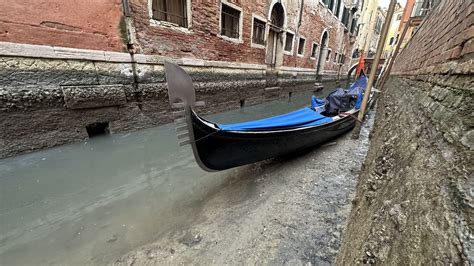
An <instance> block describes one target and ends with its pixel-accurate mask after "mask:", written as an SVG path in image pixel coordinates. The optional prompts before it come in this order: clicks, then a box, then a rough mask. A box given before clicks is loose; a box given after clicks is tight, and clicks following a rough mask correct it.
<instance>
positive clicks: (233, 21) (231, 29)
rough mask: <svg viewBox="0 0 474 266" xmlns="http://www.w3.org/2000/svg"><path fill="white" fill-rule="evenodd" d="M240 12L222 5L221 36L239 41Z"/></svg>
mask: <svg viewBox="0 0 474 266" xmlns="http://www.w3.org/2000/svg"><path fill="white" fill-rule="evenodd" d="M239 23H240V11H239V10H237V9H235V8H232V7H230V6H228V5H225V4H222V12H221V35H223V36H227V37H230V38H235V39H238V38H239V37H240V32H239Z"/></svg>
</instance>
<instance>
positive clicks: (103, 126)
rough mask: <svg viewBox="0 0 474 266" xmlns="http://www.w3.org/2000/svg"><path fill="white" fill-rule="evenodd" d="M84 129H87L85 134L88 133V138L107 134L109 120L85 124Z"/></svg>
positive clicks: (108, 132) (108, 131)
mask: <svg viewBox="0 0 474 266" xmlns="http://www.w3.org/2000/svg"><path fill="white" fill-rule="evenodd" d="M86 130H87V135H89V138H93V137H97V136H103V135H109V134H110V130H109V122H98V123H92V124H89V125H87V126H86Z"/></svg>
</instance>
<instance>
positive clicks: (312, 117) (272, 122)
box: [217, 76, 367, 131]
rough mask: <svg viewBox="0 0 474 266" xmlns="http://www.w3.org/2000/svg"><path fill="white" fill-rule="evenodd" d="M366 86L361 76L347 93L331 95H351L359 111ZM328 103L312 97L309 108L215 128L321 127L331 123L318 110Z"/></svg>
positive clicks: (243, 129) (260, 129)
mask: <svg viewBox="0 0 474 266" xmlns="http://www.w3.org/2000/svg"><path fill="white" fill-rule="evenodd" d="M366 85H367V78H366V77H365V76H361V77H360V78H359V79H358V80H357V81H356V82H354V83H353V84H351V86H349V88H348V90H347V92H345V91H344V90H343V89H337V90H336V91H334V92H333V93H331V95H332V94H334V93H336V94H341V93H343V94H349V95H351V97H353V98H354V99H356V97H357V100H356V102H355V108H356V109H359V108H360V103H361V102H362V95H363V93H364V89H365V87H366ZM328 97H329V96H328ZM328 102H329V100H328V98H326V99H317V98H316V97H314V96H313V97H312V99H311V108H310V107H306V108H303V109H299V110H296V111H293V112H291V113H287V114H283V115H278V116H274V117H269V118H265V119H260V120H255V121H248V122H243V123H237V124H218V125H217V126H218V127H219V128H220V129H221V130H226V131H264V130H281V129H291V128H297V127H306V126H315V125H321V124H324V123H328V122H331V121H332V118H330V117H327V116H324V115H322V114H321V113H320V112H321V111H322V110H321V109H320V108H321V107H323V108H324V107H325V106H329V104H330V103H328ZM323 110H324V109H323Z"/></svg>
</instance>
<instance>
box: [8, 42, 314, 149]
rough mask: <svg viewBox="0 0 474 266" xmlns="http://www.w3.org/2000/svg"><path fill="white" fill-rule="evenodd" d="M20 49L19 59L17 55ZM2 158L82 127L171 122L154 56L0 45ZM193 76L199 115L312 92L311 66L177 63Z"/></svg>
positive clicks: (60, 140)
mask: <svg viewBox="0 0 474 266" xmlns="http://www.w3.org/2000/svg"><path fill="white" fill-rule="evenodd" d="M19 50H21V53H20V54H21V55H22V56H18V54H19ZM0 54H1V56H0V128H2V130H1V131H0V158H2V157H7V156H12V155H14V154H18V153H21V152H25V151H29V150H34V149H39V148H43V147H51V146H55V145H60V144H64V143H69V142H74V141H80V140H84V139H87V137H88V134H87V131H86V126H88V125H91V124H94V123H105V122H107V123H108V124H109V130H110V131H111V132H112V133H115V132H125V131H131V130H137V129H140V128H146V127H152V126H156V125H160V124H163V123H168V122H171V121H172V120H173V118H172V114H171V110H170V106H169V103H168V96H167V89H166V84H165V77H164V69H163V63H164V61H165V60H169V59H167V58H164V57H159V56H146V55H135V56H134V57H133V58H132V57H131V56H130V55H129V54H127V53H113V52H103V51H91V50H77V49H69V48H58V47H49V46H35V45H22V46H21V49H20V46H18V45H17V44H8V43H3V44H1V45H0ZM174 62H176V63H178V64H180V65H182V66H183V67H184V68H185V69H186V71H187V72H188V73H189V74H190V75H191V76H192V79H193V81H194V84H195V88H196V91H197V98H198V100H200V101H205V102H206V106H205V107H204V108H202V109H200V110H199V111H200V112H201V113H209V112H219V111H224V110H229V109H235V108H239V107H240V105H241V100H244V101H245V105H252V104H257V103H261V102H264V101H267V100H270V99H275V98H277V97H283V96H288V94H289V92H298V91H301V90H308V89H309V90H312V89H313V87H314V82H315V80H316V75H315V71H314V70H312V69H298V68H285V69H280V70H278V71H274V70H271V69H267V66H265V65H255V64H239V63H231V62H215V61H204V60H196V59H179V60H174Z"/></svg>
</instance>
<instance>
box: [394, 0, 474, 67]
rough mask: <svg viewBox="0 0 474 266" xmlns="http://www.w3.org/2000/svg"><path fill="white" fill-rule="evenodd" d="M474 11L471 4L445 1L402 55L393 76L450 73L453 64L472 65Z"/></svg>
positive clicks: (428, 18)
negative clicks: (454, 62) (464, 62)
mask: <svg viewBox="0 0 474 266" xmlns="http://www.w3.org/2000/svg"><path fill="white" fill-rule="evenodd" d="M473 11H474V5H473V4H472V2H471V1H462V0H457V1H441V3H440V4H439V6H438V7H436V8H435V9H434V10H433V11H432V12H431V13H429V14H428V16H427V17H426V19H425V20H424V21H423V23H422V25H420V27H419V29H418V31H416V32H415V34H414V35H413V37H412V38H411V40H410V41H409V42H408V44H407V45H406V47H405V48H404V49H403V50H402V51H401V53H400V54H399V56H398V57H397V59H396V61H395V64H394V66H393V71H392V73H394V74H411V75H413V74H416V73H425V74H426V73H432V72H433V71H436V72H442V73H448V72H449V71H450V66H452V65H450V64H449V61H456V62H463V61H466V63H472V61H470V60H472V58H471V55H472V53H473V52H474V26H473V24H474V13H473ZM448 19H449V20H448ZM424 25H426V26H424ZM428 25H431V26H428ZM467 65H468V64H466V66H467Z"/></svg>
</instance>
